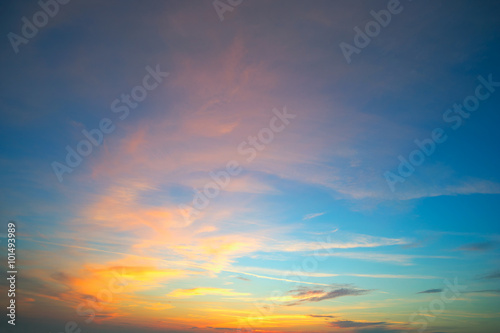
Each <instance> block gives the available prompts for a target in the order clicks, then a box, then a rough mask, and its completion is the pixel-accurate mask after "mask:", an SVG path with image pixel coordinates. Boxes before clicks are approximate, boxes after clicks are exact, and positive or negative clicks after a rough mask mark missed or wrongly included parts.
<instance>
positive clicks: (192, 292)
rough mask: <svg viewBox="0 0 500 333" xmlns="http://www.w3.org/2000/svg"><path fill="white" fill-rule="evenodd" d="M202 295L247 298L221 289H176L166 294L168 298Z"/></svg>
mask: <svg viewBox="0 0 500 333" xmlns="http://www.w3.org/2000/svg"><path fill="white" fill-rule="evenodd" d="M202 295H217V296H248V295H250V294H249V293H238V292H235V291H233V290H232V289H223V288H192V289H176V290H174V291H172V292H171V293H169V294H167V296H169V297H191V296H202Z"/></svg>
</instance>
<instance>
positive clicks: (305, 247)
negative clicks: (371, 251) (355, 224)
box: [269, 232, 409, 255]
mask: <svg viewBox="0 0 500 333" xmlns="http://www.w3.org/2000/svg"><path fill="white" fill-rule="evenodd" d="M335 238H336V239H335V240H334V239H332V235H328V236H327V237H326V238H325V239H318V241H317V242H297V241H287V242H280V243H277V244H275V245H274V246H270V247H269V251H283V252H305V251H316V250H322V251H324V250H330V249H354V248H373V247H381V246H392V245H405V244H408V243H409V241H408V240H407V239H404V238H388V237H378V236H371V235H364V234H356V233H349V232H343V233H341V232H336V233H335ZM328 252H330V251H328ZM330 253H331V252H330ZM320 255H321V254H320ZM325 255H328V254H325Z"/></svg>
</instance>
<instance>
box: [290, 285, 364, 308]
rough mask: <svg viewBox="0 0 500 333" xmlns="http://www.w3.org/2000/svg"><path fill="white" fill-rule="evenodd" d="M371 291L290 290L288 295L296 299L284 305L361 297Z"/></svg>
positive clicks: (346, 289)
mask: <svg viewBox="0 0 500 333" xmlns="http://www.w3.org/2000/svg"><path fill="white" fill-rule="evenodd" d="M370 291H371V290H367V289H357V288H348V287H343V288H337V289H333V290H331V291H328V289H327V290H325V289H308V288H304V287H303V288H299V289H295V290H291V291H290V293H292V294H294V295H293V297H294V298H297V301H296V302H292V303H289V304H286V306H293V305H297V304H300V303H303V302H320V301H324V300H327V299H333V298H338V297H343V296H361V295H366V294H367V293H369V292H370ZM315 295H317V296H315Z"/></svg>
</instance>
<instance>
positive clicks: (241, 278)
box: [236, 276, 252, 281]
mask: <svg viewBox="0 0 500 333" xmlns="http://www.w3.org/2000/svg"><path fill="white" fill-rule="evenodd" d="M236 279H240V280H242V281H252V280H250V279H247V278H246V277H243V276H237V277H236Z"/></svg>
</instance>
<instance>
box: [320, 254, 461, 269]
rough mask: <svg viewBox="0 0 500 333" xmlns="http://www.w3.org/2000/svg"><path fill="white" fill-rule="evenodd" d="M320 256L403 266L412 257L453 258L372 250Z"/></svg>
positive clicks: (408, 263)
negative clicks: (375, 251)
mask: <svg viewBox="0 0 500 333" xmlns="http://www.w3.org/2000/svg"><path fill="white" fill-rule="evenodd" d="M320 255H321V256H328V257H342V258H348V259H359V260H366V261H373V262H385V263H392V264H398V265H403V266H409V265H413V263H412V262H411V260H412V259H453V257H449V256H424V255H407V254H386V253H373V252H337V253H322V254H320Z"/></svg>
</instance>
